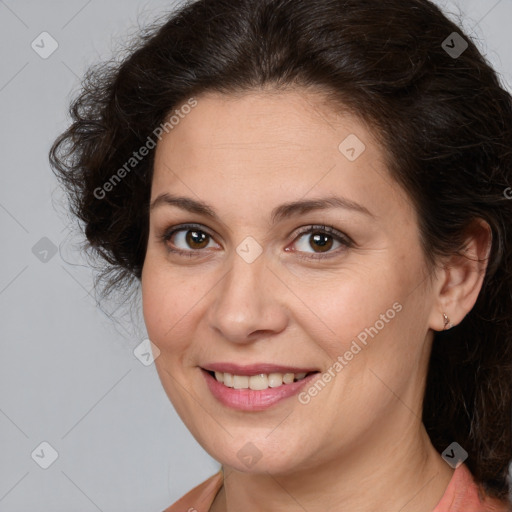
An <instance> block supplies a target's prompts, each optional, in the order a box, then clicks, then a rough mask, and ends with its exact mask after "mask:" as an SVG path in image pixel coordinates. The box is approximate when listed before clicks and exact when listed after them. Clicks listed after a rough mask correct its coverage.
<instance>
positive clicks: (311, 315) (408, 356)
mask: <svg viewBox="0 0 512 512" xmlns="http://www.w3.org/2000/svg"><path fill="white" fill-rule="evenodd" d="M196 99H197V101H198V104H197V106H196V107H195V108H193V109H192V111H191V112H190V113H189V114H188V115H186V116H185V117H184V119H182V120H181V121H180V123H179V124H178V125H177V126H175V127H174V129H172V130H171V131H170V132H169V133H168V134H165V135H164V137H163V138H162V140H161V141H160V142H159V143H158V146H157V149H156V155H155V167H154V177H153V182H152V188H151V201H153V200H154V199H155V198H156V197H157V196H159V195H160V194H162V193H165V192H168V193H172V194H174V195H180V196H186V197H189V198H192V199H195V200H200V201H204V202H207V203H208V204H209V205H210V206H211V207H212V208H213V209H214V210H215V212H216V213H217V215H218V217H219V220H212V219H210V218H208V217H206V216H205V215H203V214H199V213H190V212H187V211H185V210H183V209H180V208H178V207H176V206H170V205H160V206H158V207H155V208H153V209H152V210H151V212H150V233H149V239H148V245H147V253H146V258H145V263H144V267H143V273H142V298H143V313H144V319H145V323H146V327H147V331H148V335H149V338H150V339H151V340H152V342H153V343H154V344H155V345H156V346H157V347H158V348H159V350H160V355H159V356H158V357H157V358H156V360H155V364H156V368H157V371H158V374H159V377H160V379H161V382H162V385H163V387H164V389H165V391H166V393H167V395H168V396H169V398H170V400H171V401H172V403H173V405H174V407H175V409H176V411H177V412H178V414H179V415H180V417H181V418H182V420H183V421H184V423H185V424H186V426H187V427H188V428H189V430H190V431H191V433H192V434H193V435H194V437H195V438H196V439H197V441H198V442H199V443H200V444H201V445H202V446H203V447H204V448H205V450H206V451H207V452H208V453H209V454H210V455H211V456H212V457H214V458H215V459H216V460H218V461H220V462H221V463H222V465H223V467H224V471H225V482H224V485H223V487H222V489H221V491H220V492H219V493H218V494H217V496H216V499H215V501H214V503H213V505H212V508H211V509H210V510H212V511H213V512H221V511H222V512H237V511H240V510H251V511H255V512H258V511H269V510H280V511H284V512H287V511H296V510H304V509H305V510H307V511H308V512H316V511H325V510H365V511H368V512H370V511H382V510H383V508H382V506H383V504H386V507H385V508H386V510H396V511H398V510H402V511H407V512H427V511H432V509H433V508H434V507H435V505H436V504H437V503H438V501H439V500H440V499H441V497H442V495H443V493H444V491H445V489H446V487H447V485H448V483H449V481H450V478H451V476H452V474H453V470H452V469H451V468H450V467H449V466H448V465H447V464H446V463H445V462H444V461H443V460H442V459H441V457H440V455H439V454H438V452H437V451H436V450H435V449H434V448H433V446H432V444H431V443H430V440H429V438H428V435H427V434H426V431H425V429H424V426H423V424H422V422H421V402H422V397H423V395H424V383H425V377H426V369H427V363H428V356H429V353H430V347H431V343H432V339H433V331H434V330H442V329H443V326H444V322H443V316H442V313H443V312H447V314H448V316H449V317H450V319H451V321H452V322H453V323H454V324H457V323H458V322H460V321H461V320H462V318H464V315H465V314H467V312H468V311H469V310H470V309H471V307H472V306H473V305H474V302H475V301H476V298H477V295H478V292H479V290H480V287H481V284H482V277H483V270H484V269H485V267H484V266H482V264H481V263H477V262H476V261H474V260H477V259H478V258H481V257H482V256H485V251H486V250H487V248H488V247H487V244H488V238H487V236H486V233H487V231H486V229H485V226H483V225H481V224H480V225H478V226H476V227H475V230H474V233H473V232H472V233H471V236H469V237H468V244H467V247H466V253H467V254H468V255H470V256H471V255H472V256H475V258H473V260H471V259H466V258H460V257H455V256H454V257H452V258H451V259H449V260H448V259H447V260H446V261H443V262H442V264H440V265H439V267H438V269H437V270H436V271H435V272H432V271H431V270H429V267H428V266H427V264H426V262H425V258H424V255H423V252H422V249H421V246H420V239H419V230H418V222H417V217H416V213H415V210H414V207H413V206H412V204H411V202H410V200H409V198H408V196H407V194H406V193H405V192H404V191H403V189H402V188H401V187H400V186H399V185H398V184H397V183H396V182H395V181H394V180H393V179H392V177H391V176H390V175H389V173H388V171H387V166H386V158H385V153H384V150H383V149H382V148H381V147H380V146H379V144H378V143H377V141H376V139H375V138H374V136H373V134H372V131H371V129H370V128H369V127H368V126H366V125H365V124H364V123H363V122H362V121H361V120H360V119H358V118H357V117H355V116H351V115H349V114H346V113H344V114H337V113H336V112H334V111H333V108H332V105H331V106H329V105H328V104H326V102H325V101H324V100H323V99H322V95H321V94H319V93H318V92H314V91H311V90H302V89H294V90H292V89H290V90H286V91H280V92H277V91H265V92H261V91H254V92H249V93H245V94H240V95H237V96H234V95H229V96H227V95H219V94H213V93H207V94H203V95H200V96H198V97H197V98H196ZM349 134H356V135H357V137H358V138H359V139H360V140H361V141H363V143H364V144H365V146H366V149H365V151H364V152H363V153H362V154H361V155H360V156H359V157H358V158H357V159H356V160H355V161H353V162H351V161H349V160H348V159H347V158H345V156H344V155H343V154H342V153H341V152H340V150H339V149H338V146H339V144H340V142H342V141H343V140H344V139H345V138H346V137H347V136H348V135H349ZM333 194H336V195H338V196H343V197H344V198H346V199H349V200H350V201H353V202H355V203H358V204H359V205H361V206H363V207H364V208H366V209H367V210H368V211H369V212H370V214H371V215H366V214H364V213H361V212H358V211H354V210H349V209H340V208H330V209H325V210H315V211H310V212H307V213H304V214H302V215H301V214H298V213H296V214H294V215H293V216H292V217H290V218H288V219H284V220H282V221H280V222H278V223H276V224H275V225H271V223H270V213H271V211H272V210H273V208H275V207H277V206H279V205H281V204H282V203H287V202H291V201H295V200H300V199H313V198H315V199H316V198H321V197H325V196H330V195H333ZM189 222H190V223H197V224H200V225H201V229H203V230H204V232H206V233H208V234H210V235H211V237H209V238H207V241H206V242H205V243H204V244H203V245H202V246H201V247H203V248H201V247H200V248H196V247H197V245H195V246H194V245H192V246H191V245H190V244H187V243H186V239H185V234H187V231H186V230H185V231H182V232H180V234H176V235H175V237H174V238H173V239H171V240H168V241H167V242H165V241H162V239H161V238H159V236H161V235H162V234H163V233H164V232H165V231H166V230H168V229H169V228H170V227H173V226H178V225H180V224H183V223H189ZM315 224H320V225H327V226H332V227H334V228H335V229H337V230H338V231H340V232H341V233H343V234H345V235H347V236H348V237H350V238H351V239H352V240H353V242H354V244H353V245H351V246H349V247H344V246H343V245H340V243H338V242H336V241H335V239H331V238H329V236H327V240H328V241H331V240H332V248H330V249H329V251H328V255H329V257H328V258H325V259H323V260H319V259H313V258H311V255H315V254H325V253H323V252H322V248H321V247H320V246H319V245H315V243H314V240H313V237H312V234H301V235H299V234H298V228H300V227H304V226H311V225H315ZM247 236H251V237H253V238H254V239H255V240H256V241H257V242H258V243H259V245H260V246H261V248H262V253H261V255H260V256H259V257H258V258H257V259H256V260H255V261H253V262H252V263H247V261H245V260H244V259H243V258H241V257H240V256H239V255H238V253H237V252H236V248H237V246H238V245H239V244H240V243H241V242H242V241H243V240H244V239H245V238H246V237H247ZM173 244H174V247H177V248H179V249H182V250H183V251H190V252H195V255H194V256H192V257H190V258H189V257H186V256H182V255H177V254H174V253H172V252H169V250H168V248H169V247H173ZM286 248H288V249H292V250H285V249H286ZM293 249H295V251H296V252H294V251H293ZM299 255H302V256H304V258H305V259H301V258H299ZM308 258H309V259H308ZM394 303H399V304H400V305H401V306H402V309H401V311H400V312H399V313H397V314H396V315H395V316H394V318H393V319H392V320H389V321H388V322H386V323H385V326H384V328H382V329H381V330H379V332H378V334H377V335H376V336H375V337H374V338H369V341H368V344H367V346H366V347H365V348H364V349H363V350H361V351H360V352H359V353H358V354H357V355H355V356H354V357H353V359H352V360H351V361H349V362H348V364H347V365H346V366H344V368H343V369H342V371H340V372H339V373H337V374H336V377H335V378H333V379H332V381H331V382H329V383H328V384H327V385H326V386H325V387H324V388H323V389H322V391H321V392H320V393H318V395H317V396H315V397H314V398H312V399H311V401H310V402H309V403H308V404H307V405H303V404H301V403H299V401H298V400H297V396H293V397H290V398H287V399H284V400H282V401H281V402H279V403H277V404H276V405H274V406H272V407H271V408H269V409H267V410H264V411H258V412H254V411H251V412H241V411H236V410H233V409H230V408H228V407H225V406H224V405H222V404H220V403H219V402H218V401H217V400H216V399H215V398H214V397H213V396H212V395H211V394H210V392H209V390H208V388H207V386H206V384H205V380H204V378H203V375H202V373H201V370H200V369H199V367H200V366H203V365H206V364H207V363H212V362H235V363H238V364H250V363H261V362H271V363H277V364H284V365H296V366H299V367H314V368H317V369H319V370H321V371H327V369H328V368H329V367H332V365H333V363H334V362H335V361H336V358H337V357H338V356H340V355H343V354H345V352H346V351H347V350H348V349H349V347H350V345H351V343H352V340H354V339H355V338H356V337H357V335H358V334H359V333H361V332H362V331H364V329H365V328H368V327H370V326H374V325H375V323H376V321H377V320H379V318H381V316H380V315H382V314H385V313H386V311H387V310H389V309H390V308H391V307H392V305H393V304H394ZM248 442H250V443H252V444H253V445H255V446H256V447H257V450H258V451H259V453H260V454H261V458H260V459H259V461H258V462H257V463H256V464H254V465H253V466H251V467H248V466H247V465H246V464H244V463H243V461H241V460H240V459H239V458H238V456H237V452H238V451H239V450H240V449H241V448H242V447H244V445H246V443H248ZM327 490H328V492H326V491H327Z"/></svg>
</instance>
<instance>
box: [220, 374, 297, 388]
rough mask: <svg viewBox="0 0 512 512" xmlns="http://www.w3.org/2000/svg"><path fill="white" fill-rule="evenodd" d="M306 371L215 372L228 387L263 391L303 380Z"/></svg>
mask: <svg viewBox="0 0 512 512" xmlns="http://www.w3.org/2000/svg"><path fill="white" fill-rule="evenodd" d="M304 377H306V373H285V374H282V373H269V374H265V373H260V374H259V375H251V376H250V377H249V376H248V375H233V374H232V373H222V372H215V379H216V380H217V381H218V382H222V383H223V384H224V385H225V386H227V387H228V388H234V389H252V390H255V391H261V390H263V389H268V388H277V387H279V386H282V385H283V384H291V383H292V382H295V381H298V380H302V379H303V378H304Z"/></svg>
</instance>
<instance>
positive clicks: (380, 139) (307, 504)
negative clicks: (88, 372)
mask: <svg viewBox="0 0 512 512" xmlns="http://www.w3.org/2000/svg"><path fill="white" fill-rule="evenodd" d="M72 116H73V124H72V125H71V126H70V128H69V129H68V130H67V131H66V132H65V133H64V134H62V135H61V137H60V138H59V139H58V140H57V141H56V142H55V144H54V146H53V148H52V150H51V155H50V157H51V162H52V165H53V167H54V170H55V172H56V174H57V176H58V177H59V178H60V179H61V181H62V183H63V184H64V185H65V186H66V187H67V190H68V193H69V196H70V201H71V208H72V209H73V211H74V213H75V214H76V215H77V216H78V217H79V218H80V219H81V220H82V221H83V222H84V224H85V234H86V236H87V240H88V243H89V244H90V247H91V248H93V249H94V250H95V251H96V252H97V253H98V254H99V255H101V256H102V257H103V258H104V259H105V260H106V261H107V262H108V264H109V267H108V269H107V271H106V272H105V273H104V274H103V275H102V276H101V277H102V278H104V284H105V288H104V290H105V295H108V293H110V291H112V290H114V289H116V287H118V286H120V285H121V284H125V285H126V284H130V285H132V284H133V285H139V284H140V286H141V290H142V299H143V313H144V320H145V324H146V327H147V331H148V335H149V338H150V340H151V341H152V343H153V345H152V347H153V351H154V355H155V364H156V367H157V370H158V374H159V376H160V379H161V382H162V385H163V386H164V388H165V391H166V393H167V394H168V396H169V398H170V400H171V401H172V404H173V406H174V407H175V408H176V410H177V412H178V413H179V415H180V417H181V418H182V420H183V421H184V423H185V424H186V425H187V427H188V428H189V430H190V431H191V433H192V434H193V435H194V437H195V438H196V439H197V441H198V442H199V443H200V444H201V445H202V446H203V447H204V448H205V450H206V451H207V452H208V453H210V454H211V455H212V457H214V458H215V459H216V460H218V461H219V462H220V463H221V464H222V470H221V471H220V472H219V473H218V474H217V475H213V476H212V477H211V478H210V479H209V480H207V481H206V482H203V483H202V484H201V485H199V486H198V487H197V488H195V489H193V490H192V491H191V492H190V493H188V494H187V495H186V496H184V497H183V498H182V499H181V500H180V501H179V502H177V503H176V504H174V505H172V506H170V507H169V508H168V509H167V512H173V511H178V510H179V511H182V510H189V511H193V510H197V511H200V512H202V511H208V510H209V511H212V512H233V511H239V510H251V511H252V510H254V511H257V510H280V511H291V510H307V511H309V512H315V511H317V510H354V511H356V510H357V511H374V510H379V511H382V510H396V511H398V510H406V511H408V512H409V511H411V512H427V511H435V512H445V511H451V512H453V511H464V512H471V511H490V510H500V511H504V510H510V506H511V505H510V501H509V498H508V486H507V474H508V466H509V463H510V460H511V457H512V455H511V454H512V448H511V415H512V411H511V382H512V380H511V376H512V370H511V368H512V294H511V293H510V292H511V289H512V226H511V224H510V218H511V217H512V201H510V199H509V197H510V196H509V195H508V194H507V192H506V191H507V190H509V187H510V186H511V184H512V146H511V141H512V101H511V97H510V95H509V94H508V93H507V92H506V91H505V90H504V88H503V87H502V86H501V85H500V83H499V80H498V79H497V76H496V73H495V72H494V71H493V70H492V69H491V67H490V66H489V65H488V64H487V62H486V61H485V60H484V58H483V57H482V55H481V54H480V53H479V52H478V50H477V48H476V47H475V45H474V44H473V43H472V41H471V40H470V39H469V37H468V36H467V35H466V34H464V33H463V32H462V31H461V30H460V28H459V27H457V26H456V25H455V24H453V23H452V22H450V21H449V20H448V19H447V18H446V17H445V16H444V15H443V14H442V13H441V11H440V10H439V9H438V8H437V7H436V6H435V5H433V4H432V3H431V2H429V1H427V0H411V1H409V2H403V1H401V0H388V1H386V2H380V1H379V0H344V1H341V0H256V1H255V0H229V1H227V0H209V1H208V2H200V1H198V2H192V3H189V4H187V5H184V6H183V7H182V8H181V9H180V10H179V11H177V12H175V13H173V14H172V15H171V16H170V18H169V19H168V20H166V22H165V23H163V24H161V26H157V27H154V28H153V29H151V30H150V31H148V32H147V33H146V34H145V35H144V36H143V37H142V38H141V41H140V42H138V43H137V45H136V46H134V48H133V51H132V52H131V53H130V54H129V55H128V56H127V57H126V58H125V60H124V61H123V62H121V63H117V64H116V63H114V64H113V65H111V66H108V67H106V66H100V67H98V68H96V69H95V70H94V71H93V72H91V73H90V74H89V75H88V77H87V80H86V82H85V84H84V89H83V92H82V94H81V96H80V97H79V98H77V99H76V101H75V102H74V104H73V106H72Z"/></svg>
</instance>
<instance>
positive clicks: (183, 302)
mask: <svg viewBox="0 0 512 512" xmlns="http://www.w3.org/2000/svg"><path fill="white" fill-rule="evenodd" d="M141 284H142V287H141V288H142V310H143V315H144V322H145V325H146V329H147V332H148V336H149V338H150V339H151V341H152V342H153V343H155V344H156V345H157V346H158V347H159V348H160V350H161V351H162V355H165V353H166V352H168V351H169V349H170V348H172V351H173V353H179V352H180V349H181V348H184V347H181V345H182V344H183V343H184V340H186V337H185V336H184V333H185V332H187V331H189V332H190V320H189V319H190V317H191V316H193V315H194V304H197V303H198V298H197V297H196V294H197V293H199V292H198V291H196V290H195V287H194V286H193V284H192V283H190V281H189V280H188V279H186V278H184V277H183V276H181V277H180V276H179V274H178V273H177V272H171V271H170V269H168V268H166V266H165V265H163V264H161V263H157V262H153V261H151V260H149V261H148V260H146V262H145V264H144V269H143V273H142V279H141ZM196 307H197V306H196Z"/></svg>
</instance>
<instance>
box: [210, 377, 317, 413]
mask: <svg viewBox="0 0 512 512" xmlns="http://www.w3.org/2000/svg"><path fill="white" fill-rule="evenodd" d="M201 372H202V374H203V375H204V378H205V379H206V384H207V385H208V388H209V390H210V392H211V393H212V395H213V396H214V397H215V398H216V399H217V400H218V401H219V402H220V403H222V404H223V405H226V406H227V407H231V408H233V409H238V410H240V411H263V410H265V409H268V408H269V407H271V406H272V405H274V404H276V403H277V402H279V401H281V400H284V399H285V398H289V397H291V396H293V395H296V394H298V393H299V391H300V390H301V389H302V388H303V387H304V386H305V385H306V384H307V383H309V382H310V381H311V380H312V379H314V378H315V377H316V376H317V375H319V374H318V373H312V374H311V375H308V376H307V377H305V378H304V379H302V380H299V381H297V382H292V383H290V384H283V385H281V386H279V387H277V388H267V389H262V390H259V391H256V390H254V389H234V388H228V387H227V386H224V384H222V383H221V382H219V381H218V380H217V379H216V378H215V377H212V376H211V375H210V374H209V373H208V372H207V371H206V370H203V369H201Z"/></svg>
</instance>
